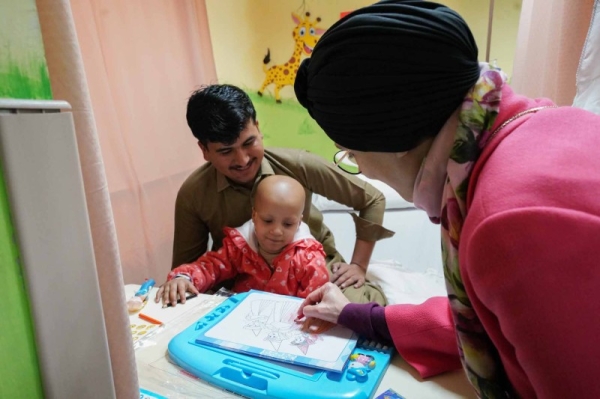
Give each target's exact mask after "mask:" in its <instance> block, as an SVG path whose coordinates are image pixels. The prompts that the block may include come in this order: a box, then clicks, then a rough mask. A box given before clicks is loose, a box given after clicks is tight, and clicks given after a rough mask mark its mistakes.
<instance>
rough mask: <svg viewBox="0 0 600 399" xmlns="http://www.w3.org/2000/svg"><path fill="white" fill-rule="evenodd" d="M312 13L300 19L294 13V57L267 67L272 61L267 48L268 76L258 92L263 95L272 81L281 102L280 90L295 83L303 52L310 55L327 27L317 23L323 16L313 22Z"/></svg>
mask: <svg viewBox="0 0 600 399" xmlns="http://www.w3.org/2000/svg"><path fill="white" fill-rule="evenodd" d="M309 17H310V13H309V12H307V13H306V16H305V17H304V18H303V19H300V17H298V16H297V15H296V14H294V13H292V20H293V21H294V23H295V24H296V27H295V28H294V31H293V32H292V37H293V38H294V42H295V46H294V53H293V54H292V57H291V58H290V59H289V60H288V61H287V62H286V63H285V64H281V65H273V66H272V67H271V68H268V69H267V64H268V63H269V62H271V52H270V51H269V50H268V49H267V55H266V56H265V58H264V59H263V71H264V72H265V74H266V75H267V76H265V80H264V82H263V84H262V86H261V87H260V90H259V91H258V94H259V95H260V96H262V94H263V91H264V90H265V87H267V86H268V85H270V84H271V83H274V84H275V100H276V101H277V102H278V103H281V97H280V96H279V91H280V90H281V89H282V88H283V87H284V86H288V85H293V84H294V79H296V72H297V71H298V67H299V66H300V61H301V60H302V56H303V54H306V55H310V53H312V51H313V48H314V47H315V44H317V41H318V40H319V38H320V37H321V35H322V34H323V33H325V29H321V28H318V27H317V26H316V25H317V23H319V22H321V18H317V19H315V20H314V21H313V22H311V21H310V19H309Z"/></svg>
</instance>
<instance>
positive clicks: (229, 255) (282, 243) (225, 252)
mask: <svg viewBox="0 0 600 399" xmlns="http://www.w3.org/2000/svg"><path fill="white" fill-rule="evenodd" d="M304 202H305V193H304V188H303V187H302V185H301V184H300V183H298V182H297V181H296V180H294V179H292V178H291V177H288V176H282V175H273V176H268V177H266V178H265V179H263V180H262V181H261V182H260V183H259V184H258V185H257V187H256V191H255V193H254V206H253V209H252V219H251V220H249V221H247V222H246V223H244V224H243V225H242V226H240V227H238V228H230V227H225V228H224V233H225V238H224V239H223V246H222V247H221V248H220V249H219V250H217V251H208V252H206V253H205V254H204V255H202V256H200V257H199V258H198V259H197V260H196V261H195V262H193V263H188V264H183V265H181V266H179V267H176V268H175V269H173V270H172V271H171V272H170V273H169V275H168V277H167V282H166V283H165V284H163V286H162V287H160V289H159V290H158V292H157V294H156V298H155V301H156V302H158V301H160V300H161V299H162V301H163V305H167V304H169V303H170V304H171V305H172V306H175V305H176V303H177V298H178V296H179V298H182V299H181V303H185V293H186V292H188V291H189V292H192V293H194V294H198V293H200V292H205V291H207V290H209V289H210V288H212V287H213V286H214V285H215V284H218V283H220V282H222V281H224V280H228V279H231V278H235V283H234V286H233V291H234V292H246V291H249V290H250V289H257V290H262V291H267V292H274V293H277V294H284V295H294V296H299V297H302V298H305V297H306V296H307V295H308V294H310V293H311V292H312V291H313V290H315V289H317V288H318V287H320V286H321V285H323V284H325V283H326V282H327V281H329V275H328V273H327V269H326V263H325V252H324V251H323V246H322V245H321V243H320V242H318V241H317V240H316V239H315V238H314V237H313V236H312V235H311V234H310V230H309V228H308V225H306V224H305V223H303V222H302V213H303V210H304Z"/></svg>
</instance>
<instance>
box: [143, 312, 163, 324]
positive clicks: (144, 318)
mask: <svg viewBox="0 0 600 399" xmlns="http://www.w3.org/2000/svg"><path fill="white" fill-rule="evenodd" d="M138 316H139V317H140V319H142V320H146V321H147V322H149V323H152V324H163V322H162V321H160V320H156V319H155V318H153V317H150V316H146V315H145V314H143V313H139V314H138Z"/></svg>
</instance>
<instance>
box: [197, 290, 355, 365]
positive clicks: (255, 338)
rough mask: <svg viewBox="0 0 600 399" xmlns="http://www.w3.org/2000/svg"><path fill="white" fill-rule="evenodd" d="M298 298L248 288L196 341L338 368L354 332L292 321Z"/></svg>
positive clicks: (273, 357) (346, 354)
mask: <svg viewBox="0 0 600 399" xmlns="http://www.w3.org/2000/svg"><path fill="white" fill-rule="evenodd" d="M301 303H302V299H301V298H296V297H290V296H285V295H277V294H270V293H265V292H261V291H250V293H249V294H248V296H247V297H246V298H244V299H243V300H242V301H241V302H240V303H239V304H238V305H237V306H236V307H235V308H234V309H233V310H232V311H231V312H229V313H228V314H227V315H226V316H225V317H223V318H219V319H218V321H217V322H216V323H215V325H214V326H212V327H211V328H208V329H206V330H205V331H204V332H203V333H202V334H200V336H199V337H198V338H197V339H196V342H197V343H200V344H209V345H212V346H218V347H222V348H227V349H230V350H233V351H238V352H242V353H246V354H250V355H254V356H259V357H264V358H270V359H274V360H279V361H283V362H288V363H292V364H298V365H304V366H310V367H314V368H320V369H325V370H332V371H341V370H342V369H343V367H344V364H345V363H346V360H347V359H348V356H350V353H351V352H352V350H353V349H354V347H355V346H356V340H357V337H356V334H354V333H353V332H352V331H351V330H350V329H348V328H346V327H343V326H339V325H336V326H334V327H332V328H330V329H328V330H327V331H324V332H322V333H320V334H313V333H307V332H303V331H301V324H298V323H296V322H294V319H295V317H296V312H297V310H298V307H299V306H300V304H301Z"/></svg>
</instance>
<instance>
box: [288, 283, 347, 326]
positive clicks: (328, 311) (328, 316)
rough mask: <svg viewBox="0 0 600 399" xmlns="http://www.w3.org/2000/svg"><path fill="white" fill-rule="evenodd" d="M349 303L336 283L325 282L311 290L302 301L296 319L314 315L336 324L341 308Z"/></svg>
mask: <svg viewBox="0 0 600 399" xmlns="http://www.w3.org/2000/svg"><path fill="white" fill-rule="evenodd" d="M349 303H350V301H349V300H348V298H346V297H345V296H344V294H343V293H342V291H341V290H340V289H339V287H338V286H337V285H335V284H333V283H325V284H324V285H322V286H321V287H319V288H318V289H317V290H315V291H313V292H311V293H310V294H309V295H308V296H307V297H306V299H305V300H304V301H303V302H302V304H301V305H300V307H299V308H298V315H297V317H296V320H300V319H302V318H303V317H306V318H309V317H314V318H316V319H321V320H325V321H328V322H331V323H336V324H337V321H338V318H339V317H340V313H342V309H344V307H345V306H346V305H347V304H349Z"/></svg>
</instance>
